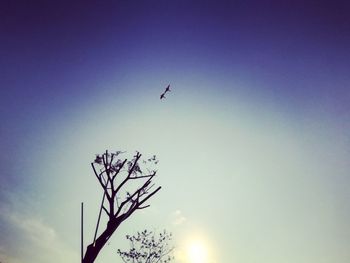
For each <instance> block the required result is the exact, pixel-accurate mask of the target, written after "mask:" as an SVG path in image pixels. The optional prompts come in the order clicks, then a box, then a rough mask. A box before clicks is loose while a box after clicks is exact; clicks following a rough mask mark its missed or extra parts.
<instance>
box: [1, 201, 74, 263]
mask: <svg viewBox="0 0 350 263" xmlns="http://www.w3.org/2000/svg"><path fill="white" fill-rule="evenodd" d="M0 217H1V220H2V221H3V222H5V224H7V227H8V228H9V229H14V230H15V232H16V233H15V234H14V235H18V233H20V240H19V241H18V242H12V243H14V244H15V246H16V248H13V247H8V246H9V244H6V243H4V245H1V246H0V261H1V262H2V261H3V262H4V263H31V262H33V263H34V262H35V263H47V262H52V263H56V262H57V263H61V262H62V263H63V262H73V261H77V260H78V258H79V255H78V254H77V253H75V252H73V250H72V249H71V248H69V247H67V246H66V245H65V244H64V242H62V240H60V239H59V236H58V235H57V233H56V231H55V229H54V228H53V227H52V226H50V225H49V224H48V223H46V222H44V220H43V219H42V218H40V217H39V216H34V215H22V214H20V213H18V212H15V211H11V210H10V209H8V208H4V207H1V208H0ZM5 242H6V239H5ZM14 244H12V246H13V245H14ZM23 244H25V245H23ZM13 251H16V253H14V252H13Z"/></svg>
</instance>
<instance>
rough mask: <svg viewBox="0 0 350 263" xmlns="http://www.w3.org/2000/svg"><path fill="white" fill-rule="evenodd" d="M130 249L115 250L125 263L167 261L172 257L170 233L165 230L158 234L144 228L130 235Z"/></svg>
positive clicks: (172, 248)
mask: <svg viewBox="0 0 350 263" xmlns="http://www.w3.org/2000/svg"><path fill="white" fill-rule="evenodd" d="M126 239H127V240H129V243H130V249H129V250H127V251H121V250H120V249H118V250H117V253H118V254H119V256H120V257H121V258H122V260H123V261H124V262H125V263H168V262H170V261H171V260H172V259H173V258H174V257H173V256H172V255H171V253H172V251H173V250H174V247H171V246H170V244H169V243H170V241H171V239H172V234H171V233H168V232H166V231H165V230H164V231H163V232H161V233H159V234H155V233H153V232H152V231H147V230H144V231H142V232H137V234H135V235H133V236H130V235H126Z"/></svg>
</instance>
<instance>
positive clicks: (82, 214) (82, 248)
mask: <svg viewBox="0 0 350 263" xmlns="http://www.w3.org/2000/svg"><path fill="white" fill-rule="evenodd" d="M83 225H84V203H81V263H83V257H84V255H83V254H84V231H83V230H84V227H83Z"/></svg>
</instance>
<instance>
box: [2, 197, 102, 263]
mask: <svg viewBox="0 0 350 263" xmlns="http://www.w3.org/2000/svg"><path fill="white" fill-rule="evenodd" d="M105 196H106V192H104V193H103V198H102V202H101V207H100V213H99V214H98V219H97V224H96V230H95V236H94V246H95V242H96V235H97V230H98V226H99V224H100V219H101V213H102V207H103V203H104V201H105ZM0 263H1V262H0Z"/></svg>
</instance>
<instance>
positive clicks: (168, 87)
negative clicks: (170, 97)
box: [160, 84, 170, 99]
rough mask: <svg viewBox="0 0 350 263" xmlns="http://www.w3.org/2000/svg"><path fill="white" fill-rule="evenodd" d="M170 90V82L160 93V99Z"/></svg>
mask: <svg viewBox="0 0 350 263" xmlns="http://www.w3.org/2000/svg"><path fill="white" fill-rule="evenodd" d="M167 92H170V84H169V85H168V86H167V87H166V88H165V91H164V92H163V93H162V94H161V95H160V99H165V94H166V93H167Z"/></svg>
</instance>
